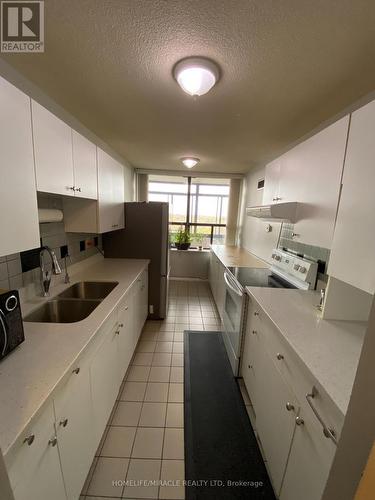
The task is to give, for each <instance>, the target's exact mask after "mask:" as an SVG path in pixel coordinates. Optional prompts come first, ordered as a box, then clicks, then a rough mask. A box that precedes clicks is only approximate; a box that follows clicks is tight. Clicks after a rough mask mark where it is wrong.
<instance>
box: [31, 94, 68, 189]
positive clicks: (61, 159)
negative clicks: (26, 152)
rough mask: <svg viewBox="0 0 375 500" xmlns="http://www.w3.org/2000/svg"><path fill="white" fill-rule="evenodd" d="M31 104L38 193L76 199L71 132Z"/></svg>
mask: <svg viewBox="0 0 375 500" xmlns="http://www.w3.org/2000/svg"><path fill="white" fill-rule="evenodd" d="M31 102H32V119H33V120H32V122H33V135H34V151H35V169H36V182H37V190H38V191H42V192H45V193H55V194H64V195H70V196H74V174H73V155H72V132H71V128H70V127H69V126H68V125H67V124H66V123H64V122H63V121H61V120H60V119H59V118H57V117H56V116H55V115H53V114H52V113H50V112H49V111H48V110H47V109H46V108H44V107H43V106H41V105H40V104H38V103H37V102H35V101H31Z"/></svg>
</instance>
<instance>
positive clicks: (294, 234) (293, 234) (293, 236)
mask: <svg viewBox="0 0 375 500" xmlns="http://www.w3.org/2000/svg"><path fill="white" fill-rule="evenodd" d="M300 236H301V235H300V234H297V233H292V238H299V237H300Z"/></svg>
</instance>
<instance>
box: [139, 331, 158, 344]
mask: <svg viewBox="0 0 375 500" xmlns="http://www.w3.org/2000/svg"><path fill="white" fill-rule="evenodd" d="M158 334H159V330H157V331H152V332H147V331H146V332H145V331H143V332H142V335H141V340H146V341H155V340H156V339H157V338H158Z"/></svg>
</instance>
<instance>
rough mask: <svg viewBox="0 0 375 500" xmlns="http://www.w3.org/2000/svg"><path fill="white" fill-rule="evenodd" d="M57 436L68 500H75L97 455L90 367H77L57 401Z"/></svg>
mask: <svg viewBox="0 0 375 500" xmlns="http://www.w3.org/2000/svg"><path fill="white" fill-rule="evenodd" d="M54 407H55V417H56V436H57V441H58V449H59V454H60V460H61V468H62V472H63V477H64V483H65V487H66V493H67V497H68V499H69V500H76V499H77V498H79V495H80V493H81V490H82V485H83V483H84V481H85V479H86V476H87V471H88V469H89V468H90V465H91V462H92V459H93V457H94V454H95V451H96V442H95V440H94V433H93V428H92V426H91V425H90V423H91V422H92V418H93V407H92V404H91V396H90V372H89V368H88V366H87V364H85V366H80V365H78V366H77V367H76V368H75V369H74V370H72V373H71V374H70V377H69V379H68V381H67V382H66V384H65V386H64V387H63V388H62V389H61V390H60V391H59V392H58V394H57V395H56V397H55V398H54Z"/></svg>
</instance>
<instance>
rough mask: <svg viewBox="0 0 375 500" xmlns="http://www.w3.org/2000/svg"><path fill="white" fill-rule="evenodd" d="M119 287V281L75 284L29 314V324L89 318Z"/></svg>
mask: <svg viewBox="0 0 375 500" xmlns="http://www.w3.org/2000/svg"><path fill="white" fill-rule="evenodd" d="M117 285H118V282H117V281H81V282H78V283H74V285H72V286H71V287H69V288H67V289H66V290H64V291H63V292H61V293H60V294H59V295H57V296H56V297H55V298H54V299H52V300H49V301H48V302H46V303H45V304H43V305H42V306H40V307H38V309H35V311H33V312H32V313H30V314H28V315H27V316H26V317H25V318H24V321H26V322H29V323H76V322H77V321H82V320H83V319H85V318H87V316H89V315H90V314H91V313H92V312H93V311H94V309H96V308H97V307H98V305H99V304H100V302H102V300H103V299H105V298H106V297H107V296H108V295H109V294H110V293H111V291H112V290H113V289H114V288H115V287H116V286H117Z"/></svg>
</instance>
